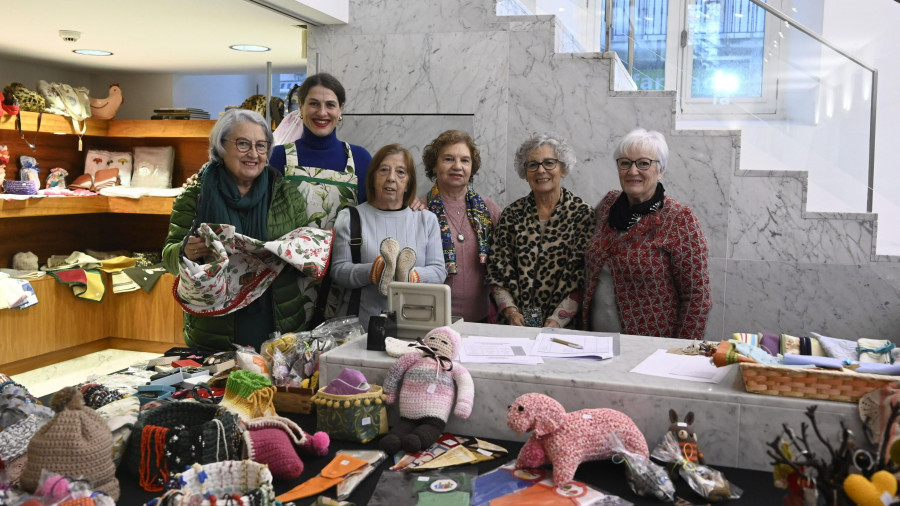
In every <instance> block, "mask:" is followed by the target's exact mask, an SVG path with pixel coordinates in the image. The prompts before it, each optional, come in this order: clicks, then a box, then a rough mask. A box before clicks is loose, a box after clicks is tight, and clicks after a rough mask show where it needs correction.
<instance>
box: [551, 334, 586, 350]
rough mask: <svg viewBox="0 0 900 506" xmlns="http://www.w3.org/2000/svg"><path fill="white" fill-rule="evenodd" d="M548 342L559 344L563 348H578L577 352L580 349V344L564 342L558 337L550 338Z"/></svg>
mask: <svg viewBox="0 0 900 506" xmlns="http://www.w3.org/2000/svg"><path fill="white" fill-rule="evenodd" d="M550 340H551V341H553V342H554V343H559V344H562V345H564V346H568V347H569V348H578V349H579V350H580V349H582V348H581V345H580V344H578V343H573V342H570V341H566V340H563V339H560V338H558V337H551V338H550Z"/></svg>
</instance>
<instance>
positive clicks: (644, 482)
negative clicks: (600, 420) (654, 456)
mask: <svg viewBox="0 0 900 506" xmlns="http://www.w3.org/2000/svg"><path fill="white" fill-rule="evenodd" d="M607 437H608V438H609V446H610V448H611V449H612V450H613V451H614V452H616V453H615V455H613V458H612V461H613V462H615V463H617V464H619V463H623V462H624V463H625V477H626V479H627V480H628V486H629V487H631V491H632V492H634V493H635V494H637V495H640V496H644V497H655V498H657V499H659V500H660V501H668V502H674V501H675V484H674V483H672V480H671V479H669V474H668V473H667V472H666V470H665V469H664V468H663V467H662V466H660V465H659V464H656V463H655V462H653V461H652V460H650V459H648V458H647V457H644V456H643V455H639V454H637V453H633V452H630V451H628V450H627V449H626V448H625V445H624V444H623V443H622V440H621V439H619V436H617V435H616V433H615V432H610V433H609V435H608V436H607Z"/></svg>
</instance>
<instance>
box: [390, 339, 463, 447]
mask: <svg viewBox="0 0 900 506" xmlns="http://www.w3.org/2000/svg"><path fill="white" fill-rule="evenodd" d="M415 347H416V348H417V349H418V350H421V351H422V352H424V354H425V356H422V354H420V353H419V351H412V352H410V353H407V354H405V355H403V356H402V357H400V358H399V359H397V362H395V363H394V365H393V366H392V367H391V369H390V371H389V372H388V377H387V379H385V381H384V393H385V395H386V397H387V399H386V400H387V403H388V404H394V403H395V402H398V401H399V404H400V421H399V422H398V423H397V424H396V425H395V426H394V427H393V428H392V429H391V431H390V432H389V433H388V434H386V435H385V436H384V437H383V438H382V439H381V442H380V446H381V449H382V450H384V451H386V452H388V453H389V454H394V453H397V452H398V451H399V450H400V449H401V448H402V449H403V451H406V452H418V451H422V450H424V449H426V448H428V447H429V446H431V445H433V444H434V443H435V442H436V441H437V440H438V438H439V437H440V436H441V434H443V433H444V427H445V426H446V424H447V419H448V418H449V417H450V409H451V408H453V396H454V386H455V387H456V408H455V409H454V410H453V414H455V415H456V416H458V417H460V418H468V417H469V415H470V414H471V413H472V403H473V400H474V397H475V386H474V384H473V383H472V376H471V375H470V374H469V371H467V370H466V368H465V367H463V366H461V365H460V364H459V363H457V362H454V361H453V360H454V359H456V358H458V357H459V347H460V337H459V333H457V332H456V331H455V330H453V329H452V328H450V327H438V328H436V329H434V330H432V331H431V332H429V333H428V334H426V335H425V337H424V338H423V339H421V340H419V344H418V345H415ZM401 382H402V386H401Z"/></svg>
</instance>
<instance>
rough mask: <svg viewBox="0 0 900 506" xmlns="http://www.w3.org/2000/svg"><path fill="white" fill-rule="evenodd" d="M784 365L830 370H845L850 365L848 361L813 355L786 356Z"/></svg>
mask: <svg viewBox="0 0 900 506" xmlns="http://www.w3.org/2000/svg"><path fill="white" fill-rule="evenodd" d="M784 365H814V366H816V367H825V368H828V369H843V368H844V366H845V365H850V364H848V363H847V362H846V361H844V360H841V359H839V358H832V357H816V356H812V355H785V356H784Z"/></svg>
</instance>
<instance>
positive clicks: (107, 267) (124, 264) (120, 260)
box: [100, 255, 137, 272]
mask: <svg viewBox="0 0 900 506" xmlns="http://www.w3.org/2000/svg"><path fill="white" fill-rule="evenodd" d="M136 264H137V260H136V259H134V258H131V257H128V256H123V255H119V256H115V257H112V258H107V259H105V260H101V261H100V270H101V271H104V272H116V271H121V270H122V269H128V268H130V267H134V266H135V265H136Z"/></svg>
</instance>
